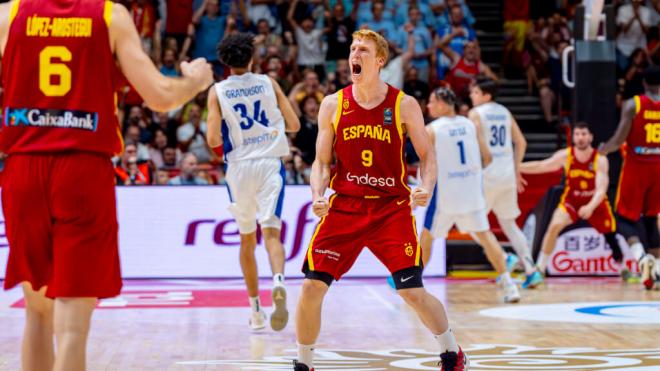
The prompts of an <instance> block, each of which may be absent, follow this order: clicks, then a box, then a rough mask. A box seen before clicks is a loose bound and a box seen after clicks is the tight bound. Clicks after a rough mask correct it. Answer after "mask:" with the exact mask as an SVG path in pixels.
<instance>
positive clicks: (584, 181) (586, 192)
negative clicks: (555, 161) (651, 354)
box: [561, 147, 598, 204]
mask: <svg viewBox="0 0 660 371" xmlns="http://www.w3.org/2000/svg"><path fill="white" fill-rule="evenodd" d="M597 163H598V151H596V150H592V153H591V156H590V157H589V159H588V160H587V161H586V162H580V161H578V159H577V158H575V153H573V147H568V157H567V159H566V165H565V167H564V171H565V173H566V174H565V176H566V183H565V185H564V194H563V195H562V198H561V200H562V203H563V202H564V201H567V200H568V202H569V203H577V204H582V203H586V202H589V200H591V197H593V195H594V193H595V192H596V168H597Z"/></svg>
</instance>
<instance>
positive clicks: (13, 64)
mask: <svg viewBox="0 0 660 371" xmlns="http://www.w3.org/2000/svg"><path fill="white" fill-rule="evenodd" d="M111 20H112V2H110V1H103V0H78V1H73V0H30V1H27V0H22V1H19V0H17V1H15V2H14V4H13V6H12V9H11V15H10V25H9V34H8V39H7V46H6V48H5V53H4V55H3V63H2V86H3V88H4V96H5V99H4V102H3V118H2V126H1V129H0V151H2V152H5V153H8V154H15V153H58V152H70V151H84V152H94V153H101V154H104V155H109V156H111V155H113V154H116V153H120V152H121V151H122V141H121V135H120V132H119V124H118V122H117V116H116V106H115V95H114V92H115V91H116V89H115V80H116V77H117V76H118V69H117V67H116V65H115V62H114V60H115V59H114V56H113V53H112V50H111V48H110V37H109V32H108V28H109V25H110V22H111Z"/></svg>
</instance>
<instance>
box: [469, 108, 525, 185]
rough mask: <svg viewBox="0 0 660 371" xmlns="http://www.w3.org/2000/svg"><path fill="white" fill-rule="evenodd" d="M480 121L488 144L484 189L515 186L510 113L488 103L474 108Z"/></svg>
mask: <svg viewBox="0 0 660 371" xmlns="http://www.w3.org/2000/svg"><path fill="white" fill-rule="evenodd" d="M475 110H476V112H477V113H478V114H479V118H480V119H481V132H482V135H483V138H484V140H485V141H486V143H487V144H488V149H489V150H490V154H491V155H492V156H493V162H491V163H490V164H489V165H488V166H487V167H486V169H484V184H485V185H486V187H493V186H499V185H510V186H512V187H513V186H515V184H516V183H515V179H516V174H515V167H514V166H515V164H514V159H513V145H512V143H511V125H512V122H511V113H510V112H509V110H508V109H506V108H505V107H504V106H502V105H501V104H498V103H495V102H488V103H485V104H482V105H480V106H477V107H476V108H475Z"/></svg>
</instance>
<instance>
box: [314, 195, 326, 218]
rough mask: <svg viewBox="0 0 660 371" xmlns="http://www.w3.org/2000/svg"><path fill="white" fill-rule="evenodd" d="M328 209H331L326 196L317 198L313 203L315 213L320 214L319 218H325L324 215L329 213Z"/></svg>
mask: <svg viewBox="0 0 660 371" xmlns="http://www.w3.org/2000/svg"><path fill="white" fill-rule="evenodd" d="M328 210H330V204H329V203H328V199H327V198H325V197H320V198H317V199H316V200H314V202H313V203H312V211H313V212H314V215H316V216H318V217H319V218H323V217H324V216H326V215H328Z"/></svg>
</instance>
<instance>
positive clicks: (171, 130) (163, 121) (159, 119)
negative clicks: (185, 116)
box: [149, 112, 179, 145]
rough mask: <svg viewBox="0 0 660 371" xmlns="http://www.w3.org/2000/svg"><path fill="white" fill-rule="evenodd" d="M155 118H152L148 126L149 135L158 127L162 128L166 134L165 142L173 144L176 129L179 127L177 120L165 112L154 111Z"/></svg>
mask: <svg viewBox="0 0 660 371" xmlns="http://www.w3.org/2000/svg"><path fill="white" fill-rule="evenodd" d="M154 117H155V119H154V120H152V123H151V125H150V126H149V131H150V132H151V135H152V136H153V135H154V132H155V131H156V130H158V129H160V130H163V131H164V132H165V135H166V136H167V143H168V145H170V144H175V143H176V142H177V140H176V131H177V128H178V127H179V122H178V121H177V120H175V119H172V118H170V116H169V114H168V113H167V112H156V113H154Z"/></svg>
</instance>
